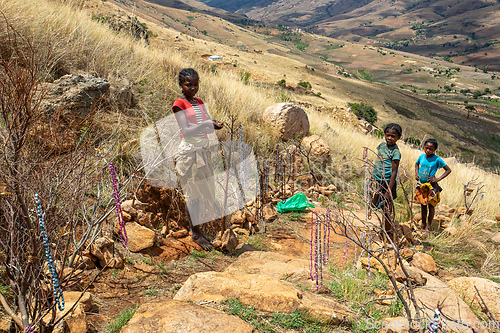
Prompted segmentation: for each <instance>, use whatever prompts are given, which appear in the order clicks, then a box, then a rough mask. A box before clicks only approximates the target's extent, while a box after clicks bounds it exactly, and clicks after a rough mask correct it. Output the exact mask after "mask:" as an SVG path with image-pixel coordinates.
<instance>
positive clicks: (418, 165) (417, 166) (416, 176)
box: [415, 161, 420, 180]
mask: <svg viewBox="0 0 500 333" xmlns="http://www.w3.org/2000/svg"><path fill="white" fill-rule="evenodd" d="M418 169H420V164H418V161H417V163H415V179H416V180H420V178H419V177H418Z"/></svg>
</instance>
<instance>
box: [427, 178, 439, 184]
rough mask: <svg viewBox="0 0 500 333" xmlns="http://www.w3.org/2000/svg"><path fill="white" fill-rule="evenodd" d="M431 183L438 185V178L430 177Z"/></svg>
mask: <svg viewBox="0 0 500 333" xmlns="http://www.w3.org/2000/svg"><path fill="white" fill-rule="evenodd" d="M429 182H430V183H437V182H438V179H437V178H436V177H429Z"/></svg>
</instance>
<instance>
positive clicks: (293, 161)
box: [291, 149, 295, 195]
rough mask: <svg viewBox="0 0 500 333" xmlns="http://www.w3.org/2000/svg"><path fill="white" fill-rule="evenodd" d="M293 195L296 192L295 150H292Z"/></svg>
mask: <svg viewBox="0 0 500 333" xmlns="http://www.w3.org/2000/svg"><path fill="white" fill-rule="evenodd" d="M291 160H292V195H293V192H295V149H292V157H291Z"/></svg>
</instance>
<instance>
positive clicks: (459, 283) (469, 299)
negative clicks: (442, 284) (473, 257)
mask: <svg viewBox="0 0 500 333" xmlns="http://www.w3.org/2000/svg"><path fill="white" fill-rule="evenodd" d="M446 285H447V286H448V287H449V288H450V289H452V290H453V291H455V292H456V293H457V294H458V295H460V297H462V299H463V300H464V301H465V302H466V303H467V304H472V305H473V306H477V307H478V308H483V307H484V306H483V304H482V302H480V298H479V295H481V298H482V300H483V301H484V303H485V304H486V307H487V308H488V310H490V311H491V314H492V315H493V316H494V317H495V319H496V320H498V321H500V301H499V300H500V284H498V283H495V282H493V281H491V280H487V279H482V278H478V277H459V278H455V279H453V280H450V281H448V282H447V283H446ZM474 287H475V288H477V291H478V292H479V295H478V294H477V291H476V289H475V288H474Z"/></svg>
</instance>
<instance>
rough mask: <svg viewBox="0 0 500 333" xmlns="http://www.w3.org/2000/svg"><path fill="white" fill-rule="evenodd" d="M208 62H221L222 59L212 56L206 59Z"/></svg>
mask: <svg viewBox="0 0 500 333" xmlns="http://www.w3.org/2000/svg"><path fill="white" fill-rule="evenodd" d="M208 60H210V61H218V60H222V57H221V56H218V55H212V56H210V57H208Z"/></svg>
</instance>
